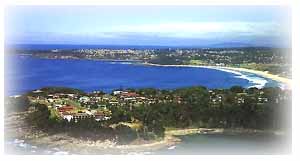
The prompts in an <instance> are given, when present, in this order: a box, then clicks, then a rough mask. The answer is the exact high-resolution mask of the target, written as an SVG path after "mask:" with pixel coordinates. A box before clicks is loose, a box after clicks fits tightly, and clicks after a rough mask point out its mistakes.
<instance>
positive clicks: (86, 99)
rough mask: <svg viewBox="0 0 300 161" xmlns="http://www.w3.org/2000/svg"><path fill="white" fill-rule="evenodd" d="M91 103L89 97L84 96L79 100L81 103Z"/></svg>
mask: <svg viewBox="0 0 300 161" xmlns="http://www.w3.org/2000/svg"><path fill="white" fill-rule="evenodd" d="M89 101H90V98H89V97H87V96H83V97H80V98H79V102H84V103H87V102H89Z"/></svg>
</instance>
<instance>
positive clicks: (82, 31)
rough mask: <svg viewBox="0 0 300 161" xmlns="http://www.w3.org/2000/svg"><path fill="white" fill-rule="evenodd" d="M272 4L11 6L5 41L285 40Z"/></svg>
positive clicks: (283, 19)
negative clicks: (259, 5)
mask: <svg viewBox="0 0 300 161" xmlns="http://www.w3.org/2000/svg"><path fill="white" fill-rule="evenodd" d="M289 17H290V11H289V8H287V7H275V6H264V7H262V6H261V7H258V6H97V7H92V6H77V7H76V6H52V7H50V6H47V7H46V6H11V7H8V8H6V12H5V40H6V42H7V43H31V44H32V43H34V44H45V43H46V44H47V43H50V44H117V45H174V46H176V45H188V46H194V45H205V44H217V43H232V42H235V43H236V42H239V43H252V44H253V43H255V44H272V43H278V42H289V32H290V31H289V30H290V20H289Z"/></svg>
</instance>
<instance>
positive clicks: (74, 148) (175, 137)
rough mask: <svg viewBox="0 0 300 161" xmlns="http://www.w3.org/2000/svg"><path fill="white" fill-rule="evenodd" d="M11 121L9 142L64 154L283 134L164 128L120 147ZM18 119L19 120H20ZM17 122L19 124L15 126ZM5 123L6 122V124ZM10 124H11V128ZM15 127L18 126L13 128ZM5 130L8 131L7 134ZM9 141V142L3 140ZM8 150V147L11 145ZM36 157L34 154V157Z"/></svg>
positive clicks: (15, 116)
mask: <svg viewBox="0 0 300 161" xmlns="http://www.w3.org/2000/svg"><path fill="white" fill-rule="evenodd" d="M12 116H13V117H12V119H9V120H6V125H8V126H6V127H5V129H6V130H5V131H6V132H8V131H10V134H12V135H15V136H9V138H10V140H11V139H12V140H15V141H14V142H19V143H18V145H16V146H18V147H20V146H21V145H19V144H22V145H24V144H26V145H27V146H26V147H35V149H34V150H42V151H44V152H46V151H48V152H49V151H52V152H53V154H55V153H56V152H57V153H59V152H63V153H66V154H83V155H84V154H90V155H97V154H98V155H99V154H151V152H153V151H158V150H160V149H166V148H171V147H173V146H176V145H177V144H178V143H180V142H181V138H180V136H187V135H193V134H200V135H206V134H224V135H245V134H249V135H255V134H273V135H284V134H285V133H284V132H282V131H274V130H257V129H243V128H232V129H226V128H225V129H224V128H191V127H187V128H169V129H168V128H167V129H166V131H165V136H164V138H161V139H155V140H148V141H145V140H140V139H137V140H135V141H133V142H132V143H130V144H126V145H120V144H117V142H115V141H114V140H110V139H104V140H103V139H101V140H90V139H81V138H77V137H72V136H70V135H68V133H66V132H65V133H55V134H49V133H47V132H42V131H39V130H37V129H33V128H32V127H31V126H30V125H28V124H25V122H22V119H23V118H24V116H26V113H16V114H13V115H12ZM20 118H21V120H19V119H20ZM15 119H18V120H19V122H14V120H15ZM7 121H8V122H7ZM10 123H12V124H10ZM15 125H18V126H15ZM7 130H8V131H7ZM6 141H8V140H6ZM10 146H11V145H10ZM34 154H37V153H34Z"/></svg>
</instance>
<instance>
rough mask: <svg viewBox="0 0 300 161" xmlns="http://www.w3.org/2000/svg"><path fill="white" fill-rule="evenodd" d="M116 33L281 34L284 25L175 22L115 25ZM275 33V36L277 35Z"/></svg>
mask: <svg viewBox="0 0 300 161" xmlns="http://www.w3.org/2000/svg"><path fill="white" fill-rule="evenodd" d="M111 30H112V32H115V33H140V34H147V33H149V34H152V35H153V34H154V33H155V34H159V35H161V36H167V37H180V38H196V37H205V38H207V37H213V36H215V37H224V36H229V35H232V34H234V35H247V36H249V35H253V36H266V35H273V36H274V34H276V35H279V34H283V33H282V27H281V26H280V25H279V24H276V23H273V22H236V21H234V22H174V23H158V24H140V25H120V26H113V27H112V28H111ZM276 35H275V36H276Z"/></svg>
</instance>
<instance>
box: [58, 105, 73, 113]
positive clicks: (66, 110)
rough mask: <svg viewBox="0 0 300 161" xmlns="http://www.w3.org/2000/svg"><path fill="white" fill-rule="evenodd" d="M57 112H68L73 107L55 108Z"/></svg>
mask: <svg viewBox="0 0 300 161" xmlns="http://www.w3.org/2000/svg"><path fill="white" fill-rule="evenodd" d="M57 109H58V111H59V112H70V111H73V110H74V109H75V108H74V107H73V106H63V107H59V108H57Z"/></svg>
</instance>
